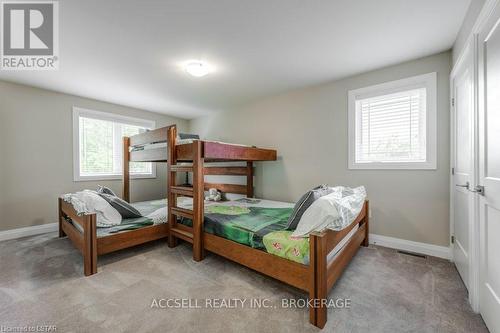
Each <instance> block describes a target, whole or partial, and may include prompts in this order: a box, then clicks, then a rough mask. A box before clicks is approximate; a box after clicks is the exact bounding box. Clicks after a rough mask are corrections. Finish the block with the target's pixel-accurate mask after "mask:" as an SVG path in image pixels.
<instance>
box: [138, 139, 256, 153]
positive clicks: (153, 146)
mask: <svg viewBox="0 0 500 333" xmlns="http://www.w3.org/2000/svg"><path fill="white" fill-rule="evenodd" d="M195 141H199V140H198V139H178V140H177V141H176V144H175V145H176V146H180V145H186V144H191V143H193V142H195ZM204 142H213V143H221V144H225V145H231V146H240V147H251V146H248V145H242V144H237V143H227V142H222V141H209V140H204ZM158 148H167V143H166V142H157V143H151V144H146V145H142V146H133V147H130V151H140V150H150V149H158Z"/></svg>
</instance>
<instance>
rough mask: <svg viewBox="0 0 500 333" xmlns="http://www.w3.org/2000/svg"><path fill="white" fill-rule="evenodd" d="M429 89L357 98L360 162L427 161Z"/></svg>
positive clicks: (357, 150)
mask: <svg viewBox="0 0 500 333" xmlns="http://www.w3.org/2000/svg"><path fill="white" fill-rule="evenodd" d="M425 124H426V88H419V89H412V90H407V91H401V92H397V93H391V94H386V95H379V96H375V97H369V98H362V99H356V132H355V140H356V146H355V147H356V151H355V162H356V163H373V162H425V161H426V133H425V132H426V126H425Z"/></svg>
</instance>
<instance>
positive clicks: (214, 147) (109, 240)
mask: <svg viewBox="0 0 500 333" xmlns="http://www.w3.org/2000/svg"><path fill="white" fill-rule="evenodd" d="M176 140H177V128H176V126H175V125H172V126H168V127H163V128H159V129H156V130H153V131H149V132H145V133H142V134H138V135H135V136H132V137H130V138H124V145H123V146H124V148H123V149H124V163H123V167H124V173H123V174H124V182H123V198H124V199H125V200H127V201H129V184H130V182H129V161H137V162H167V166H168V170H167V172H168V177H167V193H168V194H167V197H168V225H167V224H165V225H159V226H151V227H145V228H141V229H138V230H134V231H128V232H123V233H118V234H116V235H112V236H107V237H101V238H97V237H96V231H95V230H96V226H95V222H96V217H95V215H86V216H77V215H76V212H75V211H74V209H73V207H72V206H71V205H70V204H67V203H66V202H64V201H62V199H59V223H60V231H59V235H60V236H61V237H62V236H64V235H68V237H69V238H70V239H71V240H72V241H73V243H75V245H76V247H77V248H78V249H79V250H80V251H81V252H82V253H83V255H84V263H85V264H84V267H85V269H84V270H85V275H91V274H94V273H96V271H97V255H100V254H104V253H109V252H112V251H115V250H119V249H123V248H126V247H130V246H134V245H137V244H141V243H144V242H146V241H149V240H153V239H159V238H162V237H165V236H167V235H168V245H169V247H175V246H176V245H177V243H178V240H179V239H181V240H184V241H186V242H188V243H191V244H192V245H193V259H194V260H195V261H201V260H203V258H204V256H205V250H207V251H210V252H213V253H215V254H218V255H220V256H222V257H225V258H227V259H230V260H232V261H235V262H237V263H240V264H242V265H244V266H246V267H248V268H251V269H253V270H255V271H257V272H260V273H262V274H265V275H268V276H270V277H272V278H275V279H277V280H279V281H282V282H285V283H287V284H289V285H291V286H293V287H296V288H298V289H301V290H303V291H305V292H307V293H308V294H309V299H310V304H312V306H310V307H309V321H310V322H311V323H312V324H313V325H315V326H317V327H319V328H323V327H324V326H325V324H326V320H327V306H326V304H327V302H326V300H327V297H328V292H329V290H330V289H331V288H332V287H333V285H334V284H335V282H336V281H337V280H338V278H339V277H340V276H341V274H342V272H343V271H344V269H345V267H346V266H347V265H348V264H349V262H350V260H351V258H352V257H353V256H354V255H355V254H356V252H357V250H358V249H359V246H360V245H362V246H368V234H369V216H368V211H369V203H368V201H366V202H365V203H364V205H363V208H362V210H361V212H360V214H359V215H358V217H357V218H356V219H355V221H353V222H352V223H351V224H350V225H349V226H348V227H347V228H345V229H343V230H341V231H332V230H327V231H324V232H321V233H313V234H312V235H310V238H309V256H310V262H309V265H303V264H299V263H296V262H294V261H291V260H288V259H285V258H281V257H278V256H276V255H273V254H269V253H267V252H264V251H261V250H257V249H254V248H251V247H248V246H246V245H242V244H239V243H236V242H233V241H231V240H228V239H225V238H222V237H218V236H215V235H213V234H209V233H206V232H204V230H203V222H204V191H205V190H206V189H209V188H217V189H218V190H220V191H221V192H226V193H237V194H244V195H246V196H247V197H253V162H255V161H274V160H276V150H272V149H261V148H255V147H246V146H239V145H231V144H225V143H219V142H211V141H201V140H196V141H193V142H192V143H188V144H182V145H176ZM158 142H167V148H164V147H163V148H157V149H144V150H137V151H131V152H129V147H138V146H144V145H148V144H154V143H158ZM234 161H241V162H246V166H226V167H220V166H217V167H209V166H205V163H207V162H234ZM178 162H181V163H182V162H189V163H190V164H189V165H184V164H178ZM178 172H191V173H192V174H193V186H180V185H177V182H176V179H177V173H178ZM205 175H231V176H234V175H238V176H245V177H246V185H234V184H215V183H205V180H204V176H205ZM178 196H190V197H193V210H188V209H185V208H180V207H177V205H176V201H177V200H176V199H177V197H178ZM178 217H184V218H189V219H191V220H192V221H193V224H192V227H188V226H185V225H183V224H178V223H177V218H178ZM68 219H71V220H73V222H76V223H79V224H80V225H81V226H82V227H83V230H84V232H83V234H82V233H80V232H79V231H78V230H77V229H76V228H75V227H74V226H73V225H72V224H71V223H70V222H68ZM356 225H357V226H359V228H358V229H357V230H356V231H355V232H354V234H353V235H352V236H351V238H350V239H349V241H348V242H347V243H346V244H345V245H344V246H343V248H342V249H341V250H340V251H339V252H338V254H337V255H335V256H334V257H333V258H328V254H329V253H330V252H331V251H332V250H333V249H334V248H335V247H336V246H337V244H339V243H340V242H341V241H342V239H343V238H344V237H345V236H347V235H348V234H349V232H351V231H352V230H353V228H355V227H356Z"/></svg>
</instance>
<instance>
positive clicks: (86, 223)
mask: <svg viewBox="0 0 500 333" xmlns="http://www.w3.org/2000/svg"><path fill="white" fill-rule="evenodd" d="M83 272H84V274H85V276H89V275H92V274H95V273H97V229H96V214H90V215H85V218H84V220H83Z"/></svg>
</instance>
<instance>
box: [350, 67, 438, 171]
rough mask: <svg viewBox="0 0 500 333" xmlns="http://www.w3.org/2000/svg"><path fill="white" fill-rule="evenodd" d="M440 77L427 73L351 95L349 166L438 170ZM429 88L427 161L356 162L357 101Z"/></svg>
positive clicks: (427, 90)
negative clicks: (437, 115) (437, 126)
mask: <svg viewBox="0 0 500 333" xmlns="http://www.w3.org/2000/svg"><path fill="white" fill-rule="evenodd" d="M436 77H437V74H436V73H435V72H434V73H428V74H423V75H418V76H413V77H409V78H406V79H402V80H396V81H390V82H385V83H382V84H377V85H373V86H369V87H364V88H360V89H355V90H349V92H348V122H349V126H348V127H349V128H348V132H349V134H348V136H349V138H348V141H349V149H348V154H349V156H348V167H349V169H354V170H356V169H381V170H384V169H385V170H396V169H407V170H436V168H437V162H436V161H437V157H436V144H437V142H436V111H437V85H436V84H437V80H436ZM418 88H426V161H425V162H356V159H355V153H356V100H359V99H364V98H370V97H375V96H380V95H386V94H392V93H397V92H401V91H406V90H412V89H418Z"/></svg>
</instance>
